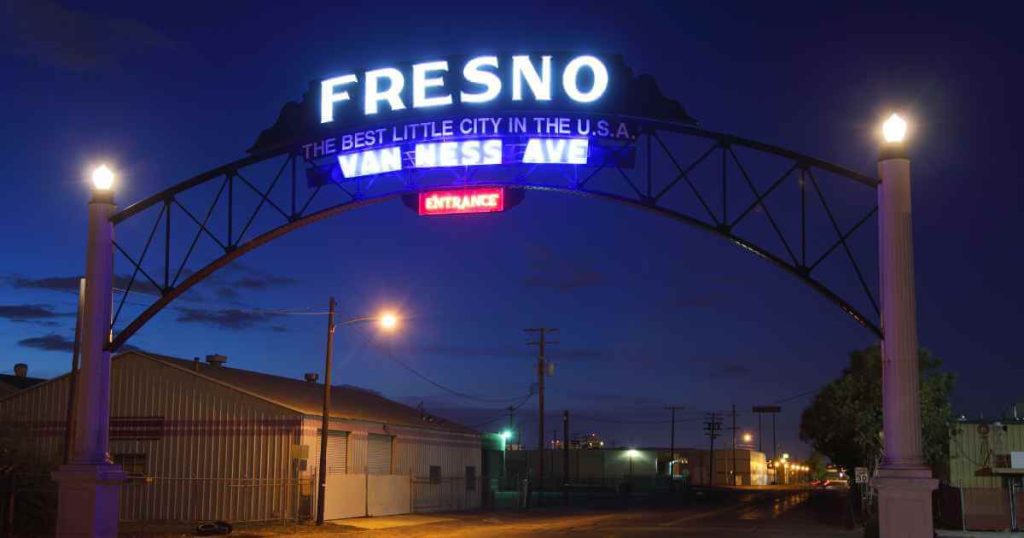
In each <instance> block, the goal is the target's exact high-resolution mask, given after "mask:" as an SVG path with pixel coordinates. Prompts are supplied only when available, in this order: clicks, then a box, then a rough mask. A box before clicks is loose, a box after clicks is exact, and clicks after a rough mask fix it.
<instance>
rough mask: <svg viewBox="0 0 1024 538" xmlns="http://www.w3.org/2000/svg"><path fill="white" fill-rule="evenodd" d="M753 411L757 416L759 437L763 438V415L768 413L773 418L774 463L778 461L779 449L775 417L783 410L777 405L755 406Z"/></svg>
mask: <svg viewBox="0 0 1024 538" xmlns="http://www.w3.org/2000/svg"><path fill="white" fill-rule="evenodd" d="M751 411H752V412H753V413H755V414H757V433H758V437H762V438H763V436H762V435H761V415H763V414H765V413H768V414H770V415H771V416H772V461H775V460H776V459H777V456H778V454H777V452H778V449H779V445H778V444H777V443H776V442H775V415H777V414H779V412H781V411H782V408H781V407H779V406H777V405H755V406H754V407H753V408H751ZM758 445H759V446H760V440H758Z"/></svg>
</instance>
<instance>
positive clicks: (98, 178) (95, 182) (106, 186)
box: [92, 164, 114, 191]
mask: <svg viewBox="0 0 1024 538" xmlns="http://www.w3.org/2000/svg"><path fill="white" fill-rule="evenodd" d="M92 186H93V187H94V188H96V190H100V191H109V190H110V188H111V187H113V186H114V172H113V171H112V170H111V169H110V168H109V167H108V166H107V165H105V164H101V165H99V166H97V167H96V169H95V170H93V171H92Z"/></svg>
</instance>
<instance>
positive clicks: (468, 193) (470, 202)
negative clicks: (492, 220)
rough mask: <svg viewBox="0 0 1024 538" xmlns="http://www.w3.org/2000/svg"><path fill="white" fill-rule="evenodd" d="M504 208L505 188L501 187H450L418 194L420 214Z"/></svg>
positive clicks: (489, 210) (474, 211) (456, 212)
mask: <svg viewBox="0 0 1024 538" xmlns="http://www.w3.org/2000/svg"><path fill="white" fill-rule="evenodd" d="M504 210H505V189H504V188H502V187H476V188H468V189H450V190H441V191H429V192H421V193H420V194H419V213H420V215H460V214H467V213H496V212H498V211H504Z"/></svg>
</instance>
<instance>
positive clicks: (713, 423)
mask: <svg viewBox="0 0 1024 538" xmlns="http://www.w3.org/2000/svg"><path fill="white" fill-rule="evenodd" d="M721 429H722V421H721V419H719V417H718V413H708V421H707V422H705V423H704V435H706V436H708V438H709V439H710V440H711V457H710V459H709V463H708V485H709V486H714V485H715V439H716V438H717V437H718V432H719V431H720V430H721Z"/></svg>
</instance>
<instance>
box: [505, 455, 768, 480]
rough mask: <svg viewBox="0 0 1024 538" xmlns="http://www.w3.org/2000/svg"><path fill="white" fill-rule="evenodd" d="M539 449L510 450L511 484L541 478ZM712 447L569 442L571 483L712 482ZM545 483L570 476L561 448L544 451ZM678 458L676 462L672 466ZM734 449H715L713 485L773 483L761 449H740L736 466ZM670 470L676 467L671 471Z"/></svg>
mask: <svg viewBox="0 0 1024 538" xmlns="http://www.w3.org/2000/svg"><path fill="white" fill-rule="evenodd" d="M537 454H538V453H537V451H536V450H522V451H514V452H509V453H508V454H507V462H506V465H507V469H508V477H509V480H511V483H513V484H514V483H516V482H517V481H518V480H522V479H524V478H527V479H529V480H530V483H531V484H536V481H537V469H538V461H537ZM708 454H709V452H708V451H707V450H701V449H696V448H677V449H676V451H675V457H674V458H673V457H670V456H671V455H670V453H669V449H667V448H636V449H631V448H595V449H589V450H588V449H575V448H572V445H571V444H570V449H569V468H568V470H569V472H568V475H567V477H568V481H569V483H570V484H575V485H581V486H599V485H605V486H609V487H614V486H616V485H617V484H619V483H622V482H633V483H635V484H636V485H638V486H640V487H643V486H651V487H657V486H658V485H659V484H660V485H667V484H668V483H669V482H670V481H673V480H675V481H683V482H686V483H689V484H692V485H699V486H706V485H709V482H710V477H709V472H710V465H709V463H710V458H709V456H708ZM543 457H544V474H545V476H544V487H545V489H549V488H556V487H559V486H560V485H561V483H562V481H563V480H564V477H565V476H566V475H565V474H564V472H563V466H564V454H563V453H562V450H545V451H544V455H543ZM672 461H674V462H675V464H673V465H672V466H670V465H669V462H672ZM732 465H733V459H732V450H731V449H728V450H716V451H715V471H714V472H715V478H714V485H716V486H725V485H729V484H730V483H732V484H734V485H748V486H749V485H765V484H767V483H768V474H767V465H766V463H765V456H764V454H763V453H761V452H757V451H754V450H747V449H736V467H735V469H733V467H732ZM670 469H671V472H670Z"/></svg>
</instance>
